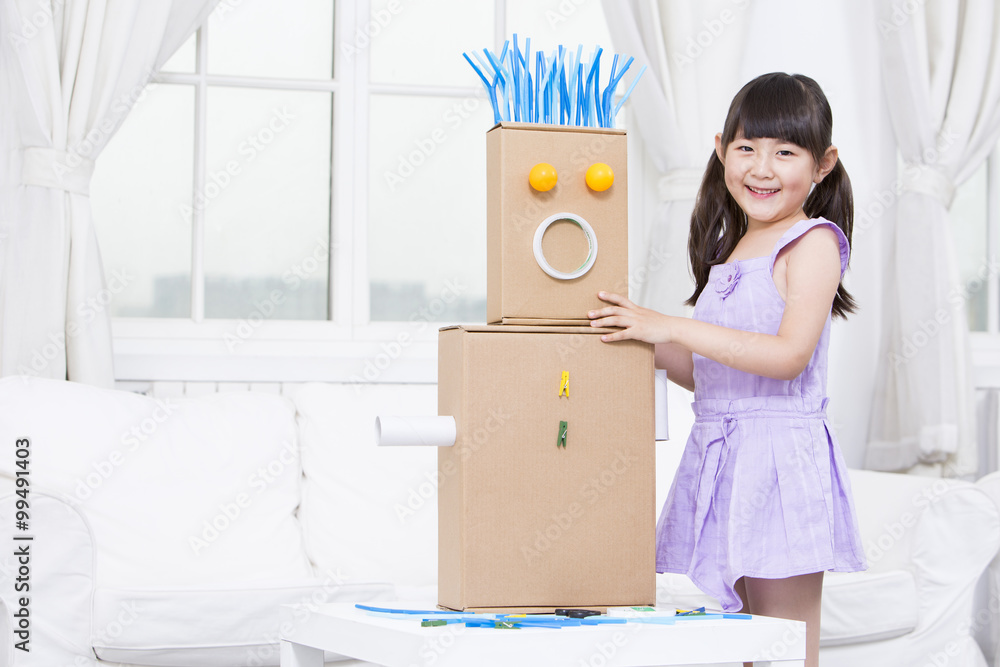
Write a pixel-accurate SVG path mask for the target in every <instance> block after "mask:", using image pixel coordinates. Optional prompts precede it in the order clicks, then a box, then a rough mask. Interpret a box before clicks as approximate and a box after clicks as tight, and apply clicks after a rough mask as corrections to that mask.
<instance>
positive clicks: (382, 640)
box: [281, 603, 806, 667]
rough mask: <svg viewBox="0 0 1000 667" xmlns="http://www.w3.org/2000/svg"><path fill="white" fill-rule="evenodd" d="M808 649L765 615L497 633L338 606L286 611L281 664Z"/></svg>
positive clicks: (572, 661) (709, 659) (606, 665)
mask: <svg viewBox="0 0 1000 667" xmlns="http://www.w3.org/2000/svg"><path fill="white" fill-rule="evenodd" d="M379 606H384V607H393V608H411V609H433V608H434V607H433V605H426V606H419V605H405V604H402V603H397V604H390V603H379ZM805 646H806V634H805V623H802V622H799V621H786V620H782V619H775V618H766V617H763V616H755V617H753V618H752V619H749V620H739V619H719V620H708V619H705V620H686V621H678V622H677V623H676V624H674V625H647V624H640V623H628V624H625V625H589V626H579V627H568V628H522V629H519V630H497V629H490V628H466V627H465V626H463V625H461V624H450V625H444V626H437V627H421V626H420V620H419V618H415V619H414V620H413V621H400V620H396V619H394V618H385V617H378V616H371V615H369V614H367V613H366V612H364V611H361V610H359V609H357V608H355V607H354V605H351V604H347V603H333V604H325V605H314V606H306V605H285V606H284V607H282V623H281V667H322V666H323V651H324V650H327V651H331V652H333V653H339V654H341V655H344V656H348V657H352V658H357V659H360V660H366V661H369V662H373V663H375V664H378V665H386V666H387V667H418V666H419V667H423V666H428V667H429V666H431V665H433V666H434V667H470V666H476V667H511V666H518V667H530V666H532V665H538V666H539V667H541V666H543V665H544V666H545V667H559V666H560V665H566V666H567V667H629V666H634V667H639V666H641V665H645V666H650V665H712V664H718V663H733V662H740V661H743V660H748V661H749V660H757V661H760V662H758V664H761V662H764V663H766V661H768V660H770V661H772V662H774V663H776V664H780V665H783V666H785V665H787V666H788V667H803V665H804V658H805V651H806V648H805Z"/></svg>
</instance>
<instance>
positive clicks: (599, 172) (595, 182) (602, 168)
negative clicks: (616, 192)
mask: <svg viewBox="0 0 1000 667" xmlns="http://www.w3.org/2000/svg"><path fill="white" fill-rule="evenodd" d="M614 182H615V172H614V171H612V169H611V167H609V166H608V165H606V164H604V163H603V162H595V163H594V164H592V165H590V168H589V169H587V186H588V187H589V188H590V189H591V190H594V191H595V192H604V191H605V190H607V189H608V188H610V187H611V184H612V183H614Z"/></svg>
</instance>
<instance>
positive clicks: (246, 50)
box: [208, 0, 333, 79]
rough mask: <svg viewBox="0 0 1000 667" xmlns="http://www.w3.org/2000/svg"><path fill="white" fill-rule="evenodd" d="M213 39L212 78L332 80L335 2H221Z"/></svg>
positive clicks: (210, 45)
mask: <svg viewBox="0 0 1000 667" xmlns="http://www.w3.org/2000/svg"><path fill="white" fill-rule="evenodd" d="M208 36H209V40H208V71H209V73H210V74H231V75H238V76H264V77H287V78H292V79H330V78H332V77H333V0H295V2H275V1H274V0H241V2H239V3H238V4H237V3H232V2H222V3H221V4H219V5H218V6H217V7H216V9H215V11H213V12H212V14H211V16H210V17H209V20H208Z"/></svg>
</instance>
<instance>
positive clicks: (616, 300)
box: [597, 292, 632, 307]
mask: <svg viewBox="0 0 1000 667" xmlns="http://www.w3.org/2000/svg"><path fill="white" fill-rule="evenodd" d="M597 298H598V299H600V300H601V301H607V302H608V303H613V304H616V305H619V306H625V307H630V306H631V305H632V302H631V301H629V300H628V299H626V298H625V297H623V296H621V295H620V294H614V293H612V292H598V293H597Z"/></svg>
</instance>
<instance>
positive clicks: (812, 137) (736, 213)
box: [686, 72, 856, 317]
mask: <svg viewBox="0 0 1000 667" xmlns="http://www.w3.org/2000/svg"><path fill="white" fill-rule="evenodd" d="M832 134H833V113H832V112H831V111H830V103H829V102H827V99H826V96H825V95H824V94H823V91H822V90H821V89H820V87H819V84H817V83H816V82H815V81H813V80H812V79H810V78H809V77H807V76H803V75H802V74H785V73H783V72H774V73H771V74H764V75H761V76H759V77H757V78H756V79H754V80H753V81H751V82H750V83H748V84H746V85H745V86H743V88H742V89H741V90H740V92H738V93H737V94H736V97H734V98H733V102H732V104H731V105H730V106H729V114H728V115H727V116H726V124H725V126H724V127H723V130H722V146H723V149H725V147H726V146H728V145H729V144H730V143H731V142H732V141H733V140H734V139H736V137H737V135H742V136H743V137H745V138H746V139H757V138H775V139H781V140H782V141H788V142H791V143H793V144H795V145H797V146H801V147H803V148H805V149H806V150H808V151H809V152H810V153H811V154H812V156H813V159H814V160H816V162H817V163H819V161H820V160H821V159H822V158H823V156H824V154H825V153H826V149H827V148H829V147H830V145H831V136H832ZM803 210H804V211H805V214H806V215H808V216H809V217H810V218H815V217H820V216H821V217H824V218H826V219H828V220H830V221H831V222H833V223H834V224H836V225H837V226H838V227H840V229H841V230H842V231H843V232H844V235H845V236H847V241H848V243H850V241H851V230H852V229H853V227H854V197H853V195H852V193H851V180H850V179H849V178H848V176H847V171H846V170H845V169H844V165H843V164H842V163H841V162H840V160H839V159H838V160H837V164H836V165H835V166H834V168H833V171H831V172H830V173H829V174H827V175H826V178H824V179H823V180H822V181H821V182H820V183H817V184H816V185H815V187H813V189H812V192H811V193H810V194H809V197H808V198H807V199H806V202H805V205H804V206H803ZM746 230H747V219H746V214H745V213H744V212H743V209H741V208H740V207H739V205H738V204H737V203H736V200H735V199H733V197H732V195H730V194H729V190H728V189H727V188H726V181H725V170H724V167H723V164H722V161H721V160H720V159H719V157H718V156H717V155H716V154H715V152H714V151H713V152H712V155H711V157H709V159H708V167H707V168H706V169H705V176H704V177H703V178H702V181H701V187H700V188H699V190H698V197H697V199H696V200H695V206H694V211H693V212H692V213H691V233H690V235H689V237H688V256H689V258H690V261H691V272H692V273H693V274H694V280H695V289H694V294H692V295H691V297H690V298H689V299H688V300H687V302H686V303H687V304H688V305H689V306H693V305H694V304H695V302H696V301H697V300H698V296H699V295H700V294H701V292H702V290H704V289H705V285H706V283H708V274H709V271H710V270H711V268H712V266H713V265H715V264H720V263H722V262H725V261H726V258H727V257H729V255H730V254H731V253H732V251H733V249H734V248H735V247H736V244H737V243H738V242H739V240H740V238H742V236H743V234H744V233H746ZM855 308H856V304H855V302H854V298H853V297H851V295H850V294H849V293H848V292H847V290H845V289H844V285H843V283H841V284H840V285H839V286H838V287H837V295H836V296H835V297H834V299H833V314H834V316H838V317H846V316H847V313H853V312H854V310H855Z"/></svg>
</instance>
